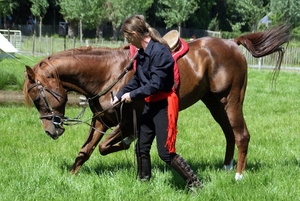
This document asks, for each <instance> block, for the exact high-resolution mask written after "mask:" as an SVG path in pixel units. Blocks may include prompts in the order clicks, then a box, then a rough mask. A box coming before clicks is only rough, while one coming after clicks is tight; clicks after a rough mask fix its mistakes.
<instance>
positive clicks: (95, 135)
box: [71, 120, 105, 174]
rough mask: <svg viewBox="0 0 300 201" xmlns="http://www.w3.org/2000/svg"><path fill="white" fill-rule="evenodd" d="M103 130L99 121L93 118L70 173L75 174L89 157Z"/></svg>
mask: <svg viewBox="0 0 300 201" xmlns="http://www.w3.org/2000/svg"><path fill="white" fill-rule="evenodd" d="M104 132H105V130H104V127H103V126H102V124H101V123H100V122H99V121H97V120H95V121H93V122H92V127H91V128H90V131H89V134H88V137H87V139H86V141H85V142H84V144H83V146H82V147H81V150H80V151H79V153H78V155H77V157H76V159H75V162H74V164H73V165H72V168H71V173H72V174H76V173H77V172H78V171H79V169H80V168H81V166H82V165H83V164H84V163H85V162H86V161H87V160H88V159H89V158H90V156H91V154H92V153H93V151H94V149H95V147H96V146H97V144H98V143H99V141H100V140H101V138H102V137H103V135H104V134H103V133H104Z"/></svg>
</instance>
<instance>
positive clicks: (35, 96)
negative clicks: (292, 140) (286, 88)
mask: <svg viewBox="0 0 300 201" xmlns="http://www.w3.org/2000/svg"><path fill="white" fill-rule="evenodd" d="M289 38H290V33H289V27H288V26H284V25H283V26H278V27H275V28H273V29H270V30H267V31H264V32H258V33H251V34H245V35H242V36H239V37H237V38H235V39H230V40H229V39H219V38H212V37H203V38H200V39H196V40H193V41H191V42H188V47H189V51H188V53H187V54H185V55H184V56H183V57H181V58H180V59H179V60H178V61H177V64H178V67H179V71H180V85H179V88H178V96H179V99H180V102H179V106H180V110H184V109H186V108H188V107H190V106H191V105H193V104H194V103H196V102H197V101H198V100H201V101H202V102H203V103H204V104H205V105H206V107H207V108H208V109H209V111H210V112H211V115H212V116H213V118H214V119H215V121H216V122H217V123H218V124H219V125H220V127H221V128H222V130H223V132H224V134H225V138H226V152H225V159H224V167H225V169H232V167H233V156H234V149H235V145H236V146H237V149H238V160H237V167H236V175H235V179H241V178H242V174H243V171H244V170H245V166H246V156H247V150H248V144H249V140H250V135H249V132H248V129H247V126H246V122H245V119H244V116H243V110H242V106H243V100H244V95H245V91H246V85H247V62H246V59H245V56H244V55H243V53H242V51H241V50H240V48H239V45H243V46H244V47H246V49H247V50H248V51H249V52H250V53H251V54H252V55H253V56H254V57H263V56H265V55H268V54H271V53H273V52H278V53H279V62H278V63H277V64H278V66H277V68H279V69H280V64H281V60H282V56H283V48H282V47H281V45H282V44H284V43H286V42H288V41H289ZM131 62H132V60H130V51H129V48H128V46H124V47H120V48H78V49H71V50H67V51H63V52H60V53H57V54H53V55H51V56H48V57H46V58H44V59H42V60H41V61H40V62H39V63H37V64H36V65H35V66H34V67H33V68H30V67H28V66H26V72H25V74H26V80H25V84H24V93H25V99H26V102H27V104H30V99H31V100H32V101H33V103H34V105H35V107H36V108H37V110H38V111H39V113H40V119H41V121H42V124H43V128H44V130H45V132H46V134H47V135H49V136H50V137H51V138H53V139H57V138H58V137H59V136H60V135H62V134H63V132H64V131H65V128H64V125H63V124H64V122H65V121H67V120H68V119H66V118H65V117H64V114H65V106H66V102H67V100H68V99H67V92H69V91H75V92H78V93H79V94H82V95H84V96H86V97H87V100H88V102H89V107H90V109H91V111H92V112H93V117H92V119H91V124H90V125H91V127H90V130H89V132H88V136H87V139H86V141H85V142H84V144H83V146H82V148H81V150H80V151H79V154H78V156H77V157H76V159H75V162H74V164H73V166H72V168H71V172H72V173H77V172H78V171H79V169H80V168H81V166H82V165H83V164H84V163H85V162H86V161H87V160H88V159H89V157H90V156H91V154H92V152H93V151H94V149H95V147H96V146H97V144H98V143H99V142H100V140H101V139H102V137H103V136H104V135H105V133H106V131H107V130H108V129H109V128H113V130H112V131H111V133H110V134H109V135H107V136H106V138H105V139H104V140H103V141H101V143H100V144H99V151H100V154H101V155H106V154H109V153H112V152H116V151H120V150H125V149H128V148H129V146H130V143H131V142H132V141H133V140H134V138H133V137H132V136H133V134H134V133H135V132H134V130H135V129H134V126H135V125H134V123H133V122H134V121H133V116H134V113H133V109H135V111H136V115H137V119H139V115H140V114H141V112H142V108H143V104H144V102H143V101H134V102H132V103H129V104H125V103H124V104H123V103H120V104H119V105H117V107H112V105H111V103H110V101H111V94H110V93H109V92H110V91H113V92H118V91H119V90H121V88H122V87H123V86H124V85H125V84H126V83H127V82H128V81H129V79H130V78H131V77H132V75H133V73H134V72H133V70H130V68H128V66H129V65H128V64H131ZM131 66H132V65H131ZM124 69H125V70H124Z"/></svg>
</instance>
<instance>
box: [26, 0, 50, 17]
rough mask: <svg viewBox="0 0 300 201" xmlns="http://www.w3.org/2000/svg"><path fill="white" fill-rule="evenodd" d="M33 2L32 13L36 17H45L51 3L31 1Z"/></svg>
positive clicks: (45, 0) (43, 0) (41, 0)
mask: <svg viewBox="0 0 300 201" xmlns="http://www.w3.org/2000/svg"><path fill="white" fill-rule="evenodd" d="M30 2H32V6H31V8H30V10H31V13H32V14H33V15H34V16H40V17H44V15H45V14H46V12H47V8H48V7H49V3H48V1H47V0H30Z"/></svg>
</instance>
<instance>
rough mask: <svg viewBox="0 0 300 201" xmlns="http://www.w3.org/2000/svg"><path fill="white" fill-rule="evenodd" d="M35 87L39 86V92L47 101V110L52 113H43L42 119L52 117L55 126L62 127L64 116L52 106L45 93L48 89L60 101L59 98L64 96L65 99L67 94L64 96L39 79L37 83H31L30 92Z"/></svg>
mask: <svg viewBox="0 0 300 201" xmlns="http://www.w3.org/2000/svg"><path fill="white" fill-rule="evenodd" d="M34 87H37V88H38V90H39V92H40V95H41V96H42V98H43V100H44V101H45V103H46V107H47V110H48V111H49V112H50V113H51V114H48V115H42V116H40V119H51V120H52V123H53V125H54V126H55V127H60V128H62V124H63V122H64V119H65V118H64V117H61V116H60V115H58V114H55V112H54V110H53V108H52V107H51V105H50V103H49V101H48V99H47V97H46V95H45V91H47V92H48V93H50V94H51V95H52V96H53V97H54V98H55V99H56V100H57V101H59V98H63V99H65V100H67V97H65V96H62V95H60V94H58V93H56V92H54V91H52V90H50V89H48V88H46V87H44V86H43V85H42V84H41V82H40V81H39V80H38V81H37V82H36V83H34V84H32V85H30V86H29V87H28V92H29V91H30V90H31V89H33V88H34Z"/></svg>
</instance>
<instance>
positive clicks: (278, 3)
mask: <svg viewBox="0 0 300 201" xmlns="http://www.w3.org/2000/svg"><path fill="white" fill-rule="evenodd" d="M270 10H271V14H270V18H271V20H272V22H273V24H278V23H289V24H292V25H293V27H299V26H300V12H299V10H300V1H299V0H271V2H270Z"/></svg>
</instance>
